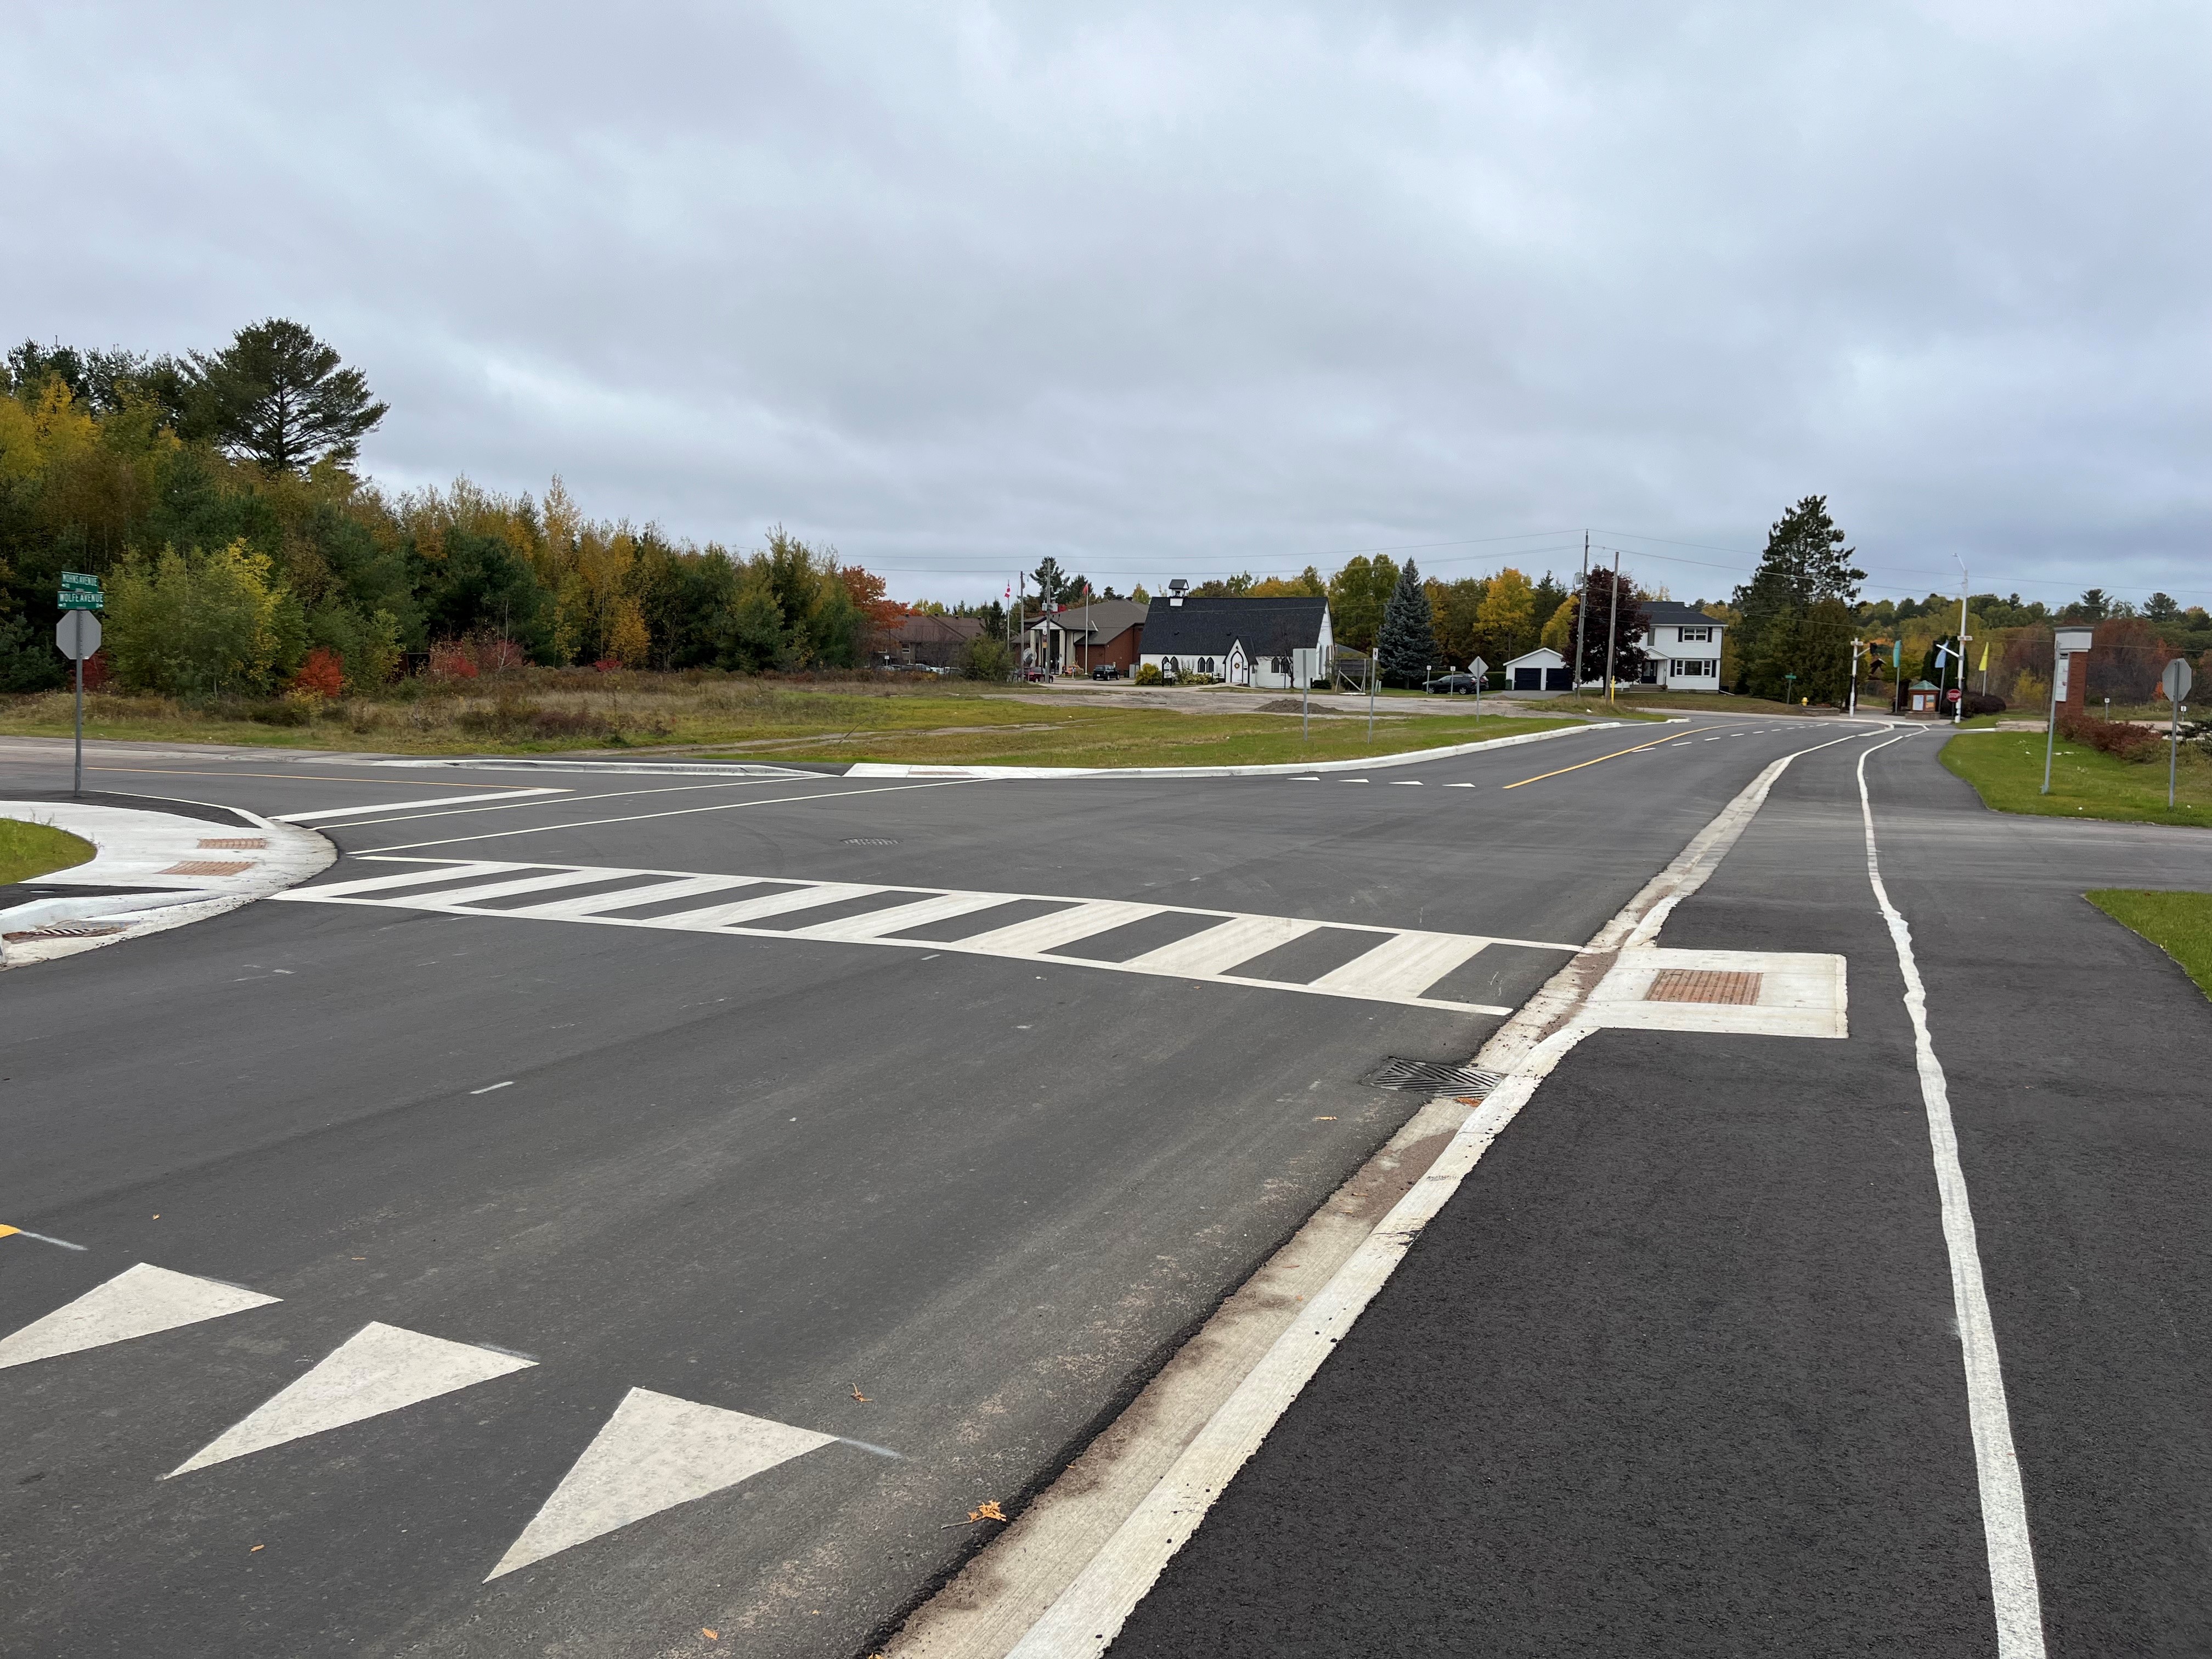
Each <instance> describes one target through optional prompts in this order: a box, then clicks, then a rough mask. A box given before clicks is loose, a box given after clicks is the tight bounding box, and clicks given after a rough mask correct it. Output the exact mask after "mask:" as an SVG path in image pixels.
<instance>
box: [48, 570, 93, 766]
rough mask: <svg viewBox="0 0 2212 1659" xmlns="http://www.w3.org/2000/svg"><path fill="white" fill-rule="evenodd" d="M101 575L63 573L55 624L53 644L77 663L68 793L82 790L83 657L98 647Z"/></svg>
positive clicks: (77, 572)
mask: <svg viewBox="0 0 2212 1659" xmlns="http://www.w3.org/2000/svg"><path fill="white" fill-rule="evenodd" d="M101 603H102V598H101V594H100V578H99V577H97V576H88V575H85V574H83V573H82V572H81V571H76V570H64V571H63V572H62V592H61V606H62V619H61V621H60V622H59V623H56V624H55V626H54V643H55V644H56V645H58V646H59V647H61V653H62V655H64V657H67V658H68V659H70V661H71V662H73V663H75V664H76V782H75V783H74V784H73V785H72V786H71V792H72V793H76V794H79V795H82V793H84V659H86V658H87V657H89V656H90V655H91V654H92V653H94V652H95V651H97V650H99V649H100V618H99V617H95V616H94V615H93V614H92V613H93V612H94V611H97V610H99V609H100V605H101Z"/></svg>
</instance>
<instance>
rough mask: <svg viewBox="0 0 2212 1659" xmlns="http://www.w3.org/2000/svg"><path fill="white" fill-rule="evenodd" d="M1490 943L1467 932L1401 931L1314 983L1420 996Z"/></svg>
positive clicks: (1328, 987) (1330, 988)
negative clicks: (1472, 936) (1470, 935)
mask: <svg viewBox="0 0 2212 1659" xmlns="http://www.w3.org/2000/svg"><path fill="white" fill-rule="evenodd" d="M1489 943H1490V941H1489V940H1488V939H1474V938H1471V937H1469V936H1468V935H1467V934H1465V933H1400V934H1398V935H1397V936H1396V937H1395V938H1394V939H1384V940H1383V942H1382V943H1381V944H1379V945H1376V946H1375V947H1374V948H1373V949H1371V950H1369V951H1362V952H1361V953H1360V954H1359V955H1358V956H1356V957H1353V958H1352V960H1351V961H1349V962H1347V963H1344V964H1343V965H1342V966H1340V967H1337V968H1332V969H1329V970H1328V972H1327V973H1325V974H1323V975H1322V976H1321V977H1320V978H1319V979H1317V980H1316V981H1314V983H1315V984H1316V985H1317V986H1319V987H1321V988H1322V990H1324V991H1338V990H1342V991H1361V992H1364V993H1366V994H1369V995H1370V996H1419V994H1421V993H1422V992H1423V991H1425V990H1427V989H1428V988H1429V987H1430V986H1431V985H1434V984H1435V983H1436V982H1437V981H1438V980H1440V979H1442V978H1443V976H1444V975H1446V974H1449V973H1450V972H1451V971H1452V970H1453V969H1455V968H1457V967H1458V966H1460V964H1461V963H1464V962H1466V961H1468V959H1469V958H1471V957H1474V955H1475V954H1476V953H1477V952H1478V951H1480V950H1481V949H1482V947H1483V946H1484V945H1487V944H1489Z"/></svg>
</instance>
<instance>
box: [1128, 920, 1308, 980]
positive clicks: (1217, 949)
mask: <svg viewBox="0 0 2212 1659" xmlns="http://www.w3.org/2000/svg"><path fill="white" fill-rule="evenodd" d="M1320 926H1321V923H1319V922H1317V921H1302V920H1300V919H1298V918H1297V917H1294V916H1238V917H1237V918H1236V919H1235V920H1234V921H1225V922H1223V923H1221V924H1220V925H1219V926H1218V927H1209V928H1207V929H1206V931H1205V932H1204V933H1193V934H1191V935H1190V936H1189V937H1188V938H1187V939H1177V940H1176V942H1175V943H1174V944H1172V945H1162V946H1160V948H1159V949H1158V950H1157V951H1146V952H1145V954H1144V955H1142V956H1140V957H1138V958H1137V959H1136V961H1135V963H1133V964H1132V965H1133V966H1137V967H1141V968H1143V969H1147V970H1148V971H1150V972H1152V973H1156V974H1182V975H1189V976H1190V977H1192V978H1194V979H1202V978H1204V977H1205V976H1206V975H1209V974H1225V973H1227V972H1228V971H1229V970H1230V969H1231V968H1234V967H1235V966H1236V965H1237V963H1240V962H1249V961H1250V960H1251V959H1252V958H1253V957H1257V956H1264V955H1266V954H1267V952H1268V951H1272V950H1273V949H1275V948H1276V947H1277V946H1278V945H1288V944H1289V943H1290V942H1291V940H1292V939H1301V938H1303V937H1304V936H1305V935H1306V934H1308V933H1312V932H1313V931H1314V930H1315V929H1316V928H1317V927H1320Z"/></svg>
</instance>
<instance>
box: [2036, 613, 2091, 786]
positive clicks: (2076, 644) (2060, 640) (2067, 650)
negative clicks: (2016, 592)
mask: <svg viewBox="0 0 2212 1659" xmlns="http://www.w3.org/2000/svg"><path fill="white" fill-rule="evenodd" d="M2096 637H2097V635H2096V630H2095V629H2088V628H2062V629H2059V630H2058V632H2057V638H2056V639H2055V640H2054V641H2053V642H2052V655H2051V724H2050V725H2049V726H2046V727H2045V729H2044V733H2043V793H2045V794H2046V795H2047V794H2049V793H2051V750H2053V749H2055V748H2056V747H2057V744H2058V700H2059V699H2060V697H2062V696H2064V695H2065V690H2066V671H2067V668H2068V663H2067V660H2066V659H2068V658H2069V657H2070V656H2072V655H2074V654H2075V653H2076V652H2081V651H2087V649H2088V648H2089V647H2090V646H2091V644H2092V643H2093V642H2094V641H2095V640H2096Z"/></svg>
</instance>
